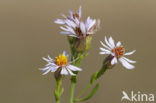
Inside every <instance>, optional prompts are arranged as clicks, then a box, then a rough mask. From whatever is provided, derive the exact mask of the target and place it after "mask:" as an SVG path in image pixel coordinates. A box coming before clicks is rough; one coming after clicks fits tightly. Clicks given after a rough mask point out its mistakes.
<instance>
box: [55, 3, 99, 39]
mask: <svg viewBox="0 0 156 103" xmlns="http://www.w3.org/2000/svg"><path fill="white" fill-rule="evenodd" d="M81 13H82V11H81V6H80V8H79V12H78V13H73V11H71V10H70V11H69V16H65V15H63V14H62V17H63V18H64V19H56V20H55V21H54V23H56V24H61V25H63V26H60V28H61V29H62V30H63V31H61V32H60V33H61V34H66V35H68V36H73V37H76V38H84V37H86V36H89V35H92V34H94V33H95V31H97V29H98V28H99V25H100V20H96V19H91V18H90V17H88V18H87V20H86V21H85V22H83V21H82V20H81V16H82V14H81Z"/></svg>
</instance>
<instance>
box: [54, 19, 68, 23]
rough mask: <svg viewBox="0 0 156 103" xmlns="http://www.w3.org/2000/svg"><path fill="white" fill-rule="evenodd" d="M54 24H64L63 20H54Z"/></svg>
mask: <svg viewBox="0 0 156 103" xmlns="http://www.w3.org/2000/svg"><path fill="white" fill-rule="evenodd" d="M54 23H56V24H65V22H64V20H63V19H56V20H55V21H54Z"/></svg>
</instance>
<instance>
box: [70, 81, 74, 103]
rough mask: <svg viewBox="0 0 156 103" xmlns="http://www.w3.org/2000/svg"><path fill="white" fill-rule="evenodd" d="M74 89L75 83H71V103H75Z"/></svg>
mask: <svg viewBox="0 0 156 103" xmlns="http://www.w3.org/2000/svg"><path fill="white" fill-rule="evenodd" d="M74 89H75V83H74V82H72V81H71V86H70V100H69V103H73V98H74Z"/></svg>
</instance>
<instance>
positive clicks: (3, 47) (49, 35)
mask: <svg viewBox="0 0 156 103" xmlns="http://www.w3.org/2000/svg"><path fill="white" fill-rule="evenodd" d="M80 5H82V11H83V12H82V13H83V18H86V17H87V16H91V17H93V18H100V19H101V29H100V30H99V32H97V33H96V34H95V35H94V36H93V38H94V39H93V42H92V48H91V50H90V54H89V56H88V57H87V58H86V59H85V60H84V62H83V64H82V68H84V69H83V72H81V73H80V74H79V81H78V83H77V86H76V93H78V92H79V91H80V90H81V89H82V88H83V87H84V85H85V84H86V83H87V82H88V81H89V77H90V76H91V74H92V73H93V72H94V71H96V70H98V69H99V68H100V67H101V64H102V61H103V59H104V57H105V56H101V55H99V47H100V46H101V45H100V43H99V40H103V38H104V36H110V35H111V36H112V37H113V38H115V40H116V41H117V40H121V41H122V43H123V45H124V46H125V48H126V50H127V51H131V50H134V49H136V50H137V52H136V53H135V54H134V55H132V56H130V59H133V60H136V61H137V64H135V65H136V68H135V69H134V70H127V69H125V68H123V67H122V66H121V65H120V64H119V65H117V66H116V67H115V68H114V69H112V70H110V71H108V72H106V74H105V75H104V76H103V77H102V78H100V80H99V82H100V83H101V87H100V89H99V91H98V92H97V94H96V95H95V96H94V97H93V98H92V99H90V100H89V101H87V102H86V103H120V102H121V101H120V99H121V96H122V90H125V91H126V92H128V93H130V92H131V91H132V90H134V91H135V92H137V91H141V93H154V94H156V83H155V78H156V68H155V63H156V62H155V59H156V55H155V53H156V47H155V44H156V42H155V41H156V1H155V0H0V103H55V100H54V96H53V91H54V89H55V87H56V84H55V79H54V78H53V73H49V74H48V75H46V76H42V75H41V74H42V72H41V71H39V70H38V68H41V67H44V65H45V62H44V61H43V60H42V59H41V57H44V56H47V55H48V54H49V55H50V56H51V57H55V56H57V55H58V53H60V52H62V51H63V50H66V51H67V52H68V53H69V52H70V51H69V45H68V42H67V40H66V36H64V35H61V34H59V32H60V29H59V26H58V25H56V24H54V23H53V21H54V20H55V18H60V14H61V13H65V14H67V11H68V10H69V9H72V10H75V11H76V10H78V8H79V6H80ZM69 79H70V76H67V77H65V78H64V81H63V82H64V83H63V86H64V87H65V92H64V95H63V97H62V103H68V98H69V96H68V95H69V85H70V82H69Z"/></svg>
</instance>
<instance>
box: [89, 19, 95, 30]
mask: <svg viewBox="0 0 156 103" xmlns="http://www.w3.org/2000/svg"><path fill="white" fill-rule="evenodd" d="M95 23H96V20H92V21H90V22H89V23H88V24H89V25H88V29H87V30H89V29H91V28H92V27H93V26H94V25H95Z"/></svg>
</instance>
